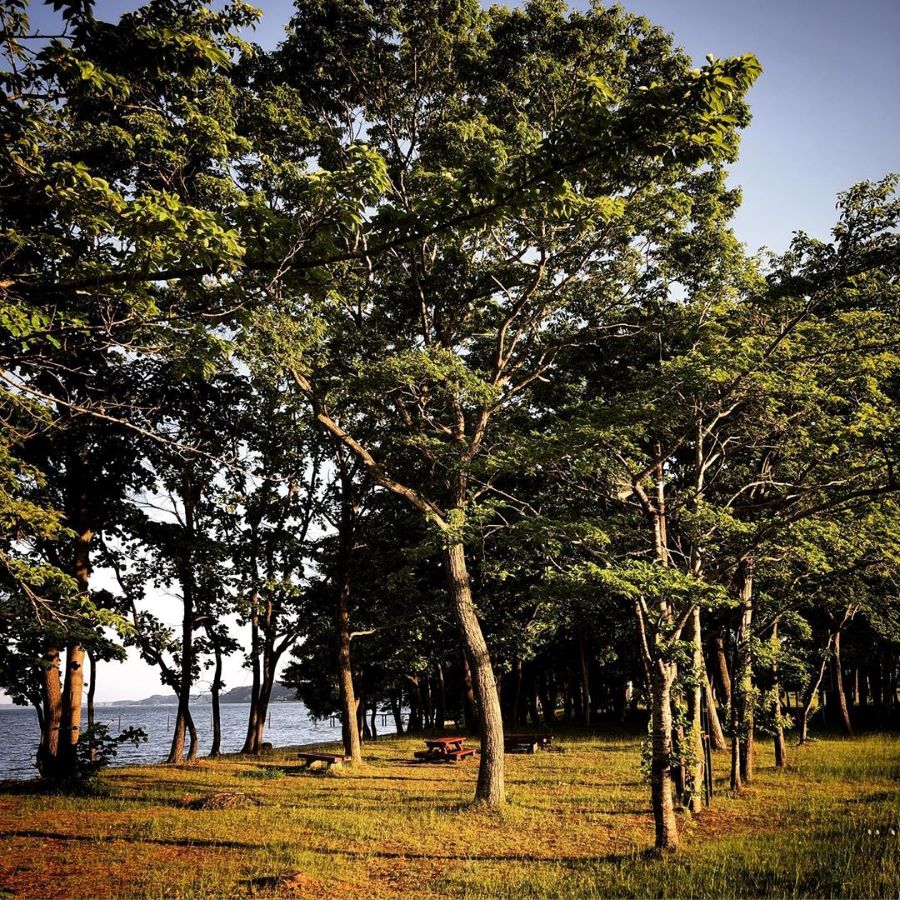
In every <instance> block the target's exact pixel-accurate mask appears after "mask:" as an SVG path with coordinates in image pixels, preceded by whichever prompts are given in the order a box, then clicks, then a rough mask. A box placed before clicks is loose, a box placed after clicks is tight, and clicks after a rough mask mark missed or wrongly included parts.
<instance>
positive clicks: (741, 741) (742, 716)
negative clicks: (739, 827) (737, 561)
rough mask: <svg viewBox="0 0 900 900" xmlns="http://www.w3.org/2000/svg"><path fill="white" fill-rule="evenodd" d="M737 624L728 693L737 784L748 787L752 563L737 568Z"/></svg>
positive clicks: (751, 723) (751, 724) (750, 764)
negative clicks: (736, 751)
mask: <svg viewBox="0 0 900 900" xmlns="http://www.w3.org/2000/svg"><path fill="white" fill-rule="evenodd" d="M740 577H741V624H740V629H739V631H738V641H737V644H738V646H737V665H736V668H737V671H736V672H735V678H734V682H735V683H734V684H733V685H732V692H733V694H734V707H735V709H736V711H737V721H736V723H735V724H736V725H737V733H736V736H737V740H738V749H739V759H740V770H741V771H740V775H741V781H742V782H743V783H745V784H749V783H750V782H751V781H752V780H753V750H754V748H753V727H754V692H753V660H752V658H751V638H752V625H753V562H752V560H750V559H746V560H744V562H743V563H742V565H741V573H740Z"/></svg>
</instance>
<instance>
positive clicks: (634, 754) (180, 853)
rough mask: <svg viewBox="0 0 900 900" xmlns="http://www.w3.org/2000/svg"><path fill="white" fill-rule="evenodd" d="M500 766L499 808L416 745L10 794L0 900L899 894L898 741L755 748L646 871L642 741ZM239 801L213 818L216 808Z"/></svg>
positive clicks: (597, 740) (1, 806) (141, 773)
mask: <svg viewBox="0 0 900 900" xmlns="http://www.w3.org/2000/svg"><path fill="white" fill-rule="evenodd" d="M558 744H559V746H560V748H561V749H562V750H563V752H548V753H538V754H536V755H534V756H527V755H521V756H508V757H507V763H508V767H507V779H508V781H507V784H508V788H507V789H508V794H509V802H508V804H507V806H506V808H505V809H504V810H503V812H502V813H496V812H489V811H486V810H483V809H477V808H473V807H472V806H470V805H469V802H468V801H469V800H470V798H471V796H472V794H473V790H474V782H475V776H476V771H477V762H474V761H467V762H464V763H460V764H454V765H446V764H445V765H440V764H429V763H413V762H412V760H411V757H412V753H413V751H414V750H416V749H418V748H419V747H420V746H421V739H419V738H416V739H413V738H401V739H387V740H380V741H379V742H378V743H377V744H376V745H369V746H368V747H367V748H366V749H367V752H368V754H369V757H370V759H369V763H368V764H367V765H366V767H365V768H364V769H362V770H360V771H352V770H343V771H333V772H332V773H329V774H327V775H326V774H319V773H316V772H301V770H300V769H299V768H298V767H297V762H296V760H294V759H292V754H291V753H290V752H288V751H275V752H273V753H270V754H268V755H267V756H265V757H264V758H261V759H258V758H246V757H240V756H229V757H225V758H224V759H221V760H219V761H216V762H210V761H206V760H204V761H201V762H200V763H198V764H196V765H192V766H187V767H162V766H159V767H146V768H126V769H118V770H114V771H110V772H109V773H108V774H107V775H106V776H104V778H103V779H102V788H103V793H104V794H105V796H91V797H86V798H85V797H82V798H74V797H73V798H68V797H59V796H46V795H40V794H37V793H27V792H26V793H12V792H9V791H6V792H3V793H0V896H24V897H57V896H91V897H93V896H123V895H124V896H141V897H144V896H149V897H156V896H190V897H206V896H246V895H259V896H297V895H299V896H316V897H319V896H321V897H329V898H342V897H404V896H408V897H441V896H445V897H446V896H450V897H459V896H467V897H488V896H489V897H496V896H501V897H506V896H508V897H523V896H528V897H532V896H538V897H540V896H566V897H594V896H617V897H625V896H627V897H661V896H678V897H710V896H753V897H759V896H776V897H795V896H803V897H805V896H817V897H831V896H841V897H900V836H898V832H900V791H898V787H900V740H898V739H897V738H896V737H885V736H870V737H861V738H857V739H856V740H853V741H846V740H839V739H823V740H821V741H819V742H817V743H814V744H812V745H810V746H808V747H803V748H796V747H792V748H791V750H790V767H789V769H788V771H785V772H781V773H777V772H775V771H774V769H773V767H772V764H771V763H772V759H771V749H770V747H769V745H768V744H762V745H760V747H759V757H758V759H759V775H758V779H757V781H756V782H755V783H754V785H753V786H752V788H749V789H747V790H745V791H744V793H743V794H742V795H741V796H740V797H732V796H730V795H729V794H728V792H727V791H726V789H725V776H726V774H727V763H728V760H727V755H726V754H719V755H717V756H716V758H715V760H714V767H715V768H716V776H717V778H716V786H717V795H716V797H715V798H714V800H713V804H712V806H711V807H710V808H709V809H707V810H705V811H704V812H703V813H702V814H701V815H700V816H698V817H696V818H695V819H694V820H693V821H688V820H686V819H684V818H682V819H681V822H682V825H683V843H684V845H683V849H682V851H681V852H680V853H679V854H678V855H677V856H676V857H674V858H672V859H668V860H656V859H653V858H651V857H650V856H648V854H647V850H648V848H649V847H650V845H651V844H652V837H653V832H652V820H651V818H650V810H649V792H648V788H647V786H646V785H645V784H643V783H642V782H641V781H640V778H639V774H638V755H639V749H638V748H639V739H638V737H637V736H636V735H634V734H625V733H620V734H613V735H610V734H608V733H607V734H600V735H597V736H586V735H583V734H581V735H579V734H571V735H567V734H565V733H564V734H562V735H561V737H560V738H559V739H558ZM226 792H227V793H238V794H244V795H247V798H249V799H248V800H246V801H245V802H246V803H247V805H246V806H243V807H234V808H225V809H209V808H204V807H207V806H210V805H212V806H215V805H216V802H215V800H213V801H211V800H210V798H211V797H213V796H214V795H216V794H219V793H226Z"/></svg>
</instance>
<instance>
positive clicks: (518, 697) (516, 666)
mask: <svg viewBox="0 0 900 900" xmlns="http://www.w3.org/2000/svg"><path fill="white" fill-rule="evenodd" d="M522 670H523V666H522V659H521V657H518V656H517V657H516V660H515V662H514V663H513V683H514V684H515V691H514V692H513V702H512V706H510V714H509V724H510V725H512V726H513V727H516V726H517V725H518V724H519V722H520V721H521V718H520V715H519V708H520V707H521V705H522V678H523V674H522Z"/></svg>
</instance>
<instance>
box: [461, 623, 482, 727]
mask: <svg viewBox="0 0 900 900" xmlns="http://www.w3.org/2000/svg"><path fill="white" fill-rule="evenodd" d="M459 652H460V655H461V656H462V676H463V678H462V682H463V718H464V719H465V724H466V731H468V732H469V734H477V733H478V727H479V726H478V720H479V714H478V701H477V700H476V699H475V688H474V686H473V685H472V667H471V666H470V665H469V659H468V657H467V656H466V647H465V638H464V636H463V633H462V626H460V629H459Z"/></svg>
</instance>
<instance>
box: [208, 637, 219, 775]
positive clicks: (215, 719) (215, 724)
mask: <svg viewBox="0 0 900 900" xmlns="http://www.w3.org/2000/svg"><path fill="white" fill-rule="evenodd" d="M212 645H213V652H214V653H215V658H216V664H215V669H214V670H213V679H212V687H211V689H210V695H211V698H212V746H211V747H210V748H209V755H210V756H211V757H213V758H215V757H216V756H219V755H220V754H221V753H222V711H221V708H220V706H219V702H220V701H219V694H220V692H221V690H222V648H221V647H220V646H219V644H218V642H217V641H215V640H213V641H212Z"/></svg>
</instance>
